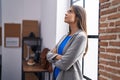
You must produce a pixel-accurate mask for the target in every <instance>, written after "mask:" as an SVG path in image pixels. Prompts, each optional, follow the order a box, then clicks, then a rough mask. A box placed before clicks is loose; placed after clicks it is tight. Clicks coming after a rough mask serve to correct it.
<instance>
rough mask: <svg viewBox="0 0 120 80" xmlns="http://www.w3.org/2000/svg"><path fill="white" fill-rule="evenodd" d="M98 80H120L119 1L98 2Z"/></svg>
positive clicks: (103, 0) (106, 0)
mask: <svg viewBox="0 0 120 80" xmlns="http://www.w3.org/2000/svg"><path fill="white" fill-rule="evenodd" d="M99 21H100V24H99V64H98V65H99V69H98V79H99V80H120V0H100V20H99Z"/></svg>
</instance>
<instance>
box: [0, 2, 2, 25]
mask: <svg viewBox="0 0 120 80" xmlns="http://www.w3.org/2000/svg"><path fill="white" fill-rule="evenodd" d="M1 11H2V9H1V0H0V26H2V18H1V17H2V12H1Z"/></svg>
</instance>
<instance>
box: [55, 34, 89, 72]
mask: <svg viewBox="0 0 120 80" xmlns="http://www.w3.org/2000/svg"><path fill="white" fill-rule="evenodd" d="M86 42H87V37H86V36H85V35H80V34H79V35H78V36H76V38H75V39H74V40H73V42H72V44H71V45H70V46H69V48H68V49H67V50H66V52H65V54H64V55H62V59H60V60H58V61H56V62H54V64H55V66H56V67H58V68H60V69H61V70H64V71H66V70H68V69H69V68H70V67H71V66H72V65H73V64H74V63H75V62H76V61H77V60H78V58H79V57H80V56H82V54H83V53H84V51H85V48H86Z"/></svg>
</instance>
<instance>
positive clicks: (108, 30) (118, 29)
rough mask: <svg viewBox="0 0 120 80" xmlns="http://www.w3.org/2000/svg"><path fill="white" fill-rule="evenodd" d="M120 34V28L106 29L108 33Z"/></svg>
mask: <svg viewBox="0 0 120 80" xmlns="http://www.w3.org/2000/svg"><path fill="white" fill-rule="evenodd" d="M119 32H120V27H118V28H108V29H106V33H119Z"/></svg>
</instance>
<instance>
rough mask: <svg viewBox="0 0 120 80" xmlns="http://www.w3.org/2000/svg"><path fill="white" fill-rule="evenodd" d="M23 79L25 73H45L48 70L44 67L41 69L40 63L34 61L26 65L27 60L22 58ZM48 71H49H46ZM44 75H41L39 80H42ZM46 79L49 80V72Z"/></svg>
mask: <svg viewBox="0 0 120 80" xmlns="http://www.w3.org/2000/svg"><path fill="white" fill-rule="evenodd" d="M22 63H23V80H25V73H31V72H32V73H39V72H40V73H43V74H44V73H45V72H48V70H46V69H43V68H42V67H41V65H40V63H36V64H34V65H32V66H30V65H28V64H27V62H26V61H25V60H24V61H23V62H22ZM48 73H49V72H48ZM44 78H45V76H44V77H43V76H42V79H40V78H39V80H44ZM48 79H49V80H50V73H49V76H48Z"/></svg>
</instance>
